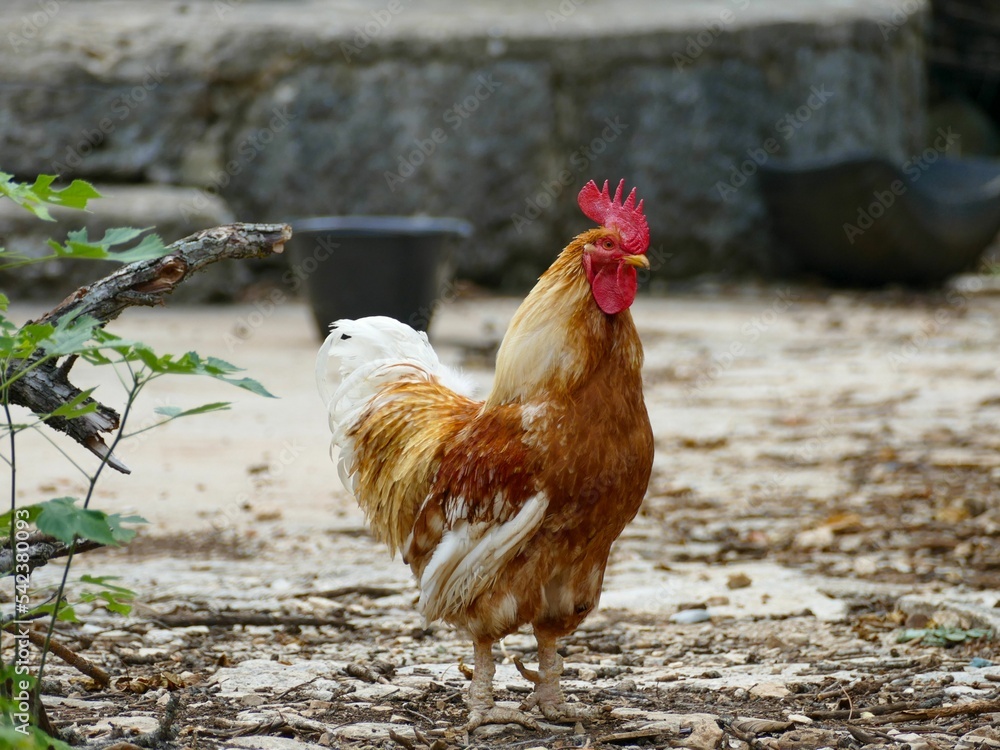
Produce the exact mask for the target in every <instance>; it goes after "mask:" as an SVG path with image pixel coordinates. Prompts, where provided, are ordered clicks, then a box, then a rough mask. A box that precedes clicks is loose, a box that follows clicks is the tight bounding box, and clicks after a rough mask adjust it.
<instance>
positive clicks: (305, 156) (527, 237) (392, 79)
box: [0, 0, 1000, 302]
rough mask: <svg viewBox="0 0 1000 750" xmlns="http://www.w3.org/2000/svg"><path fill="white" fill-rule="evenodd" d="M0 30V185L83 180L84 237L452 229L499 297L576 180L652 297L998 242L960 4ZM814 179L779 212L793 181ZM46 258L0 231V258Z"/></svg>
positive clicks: (26, 279) (40, 14)
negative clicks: (605, 188) (323, 227)
mask: <svg viewBox="0 0 1000 750" xmlns="http://www.w3.org/2000/svg"><path fill="white" fill-rule="evenodd" d="M2 14H3V16H4V22H5V28H7V29H8V31H7V32H6V40H5V42H4V43H3V44H0V123H2V126H0V168H2V169H3V170H4V171H7V172H10V173H13V174H15V175H16V176H18V177H21V178H33V177H34V176H35V175H36V174H39V173H57V174H59V175H61V177H62V178H63V179H66V180H69V179H72V178H84V179H87V180H90V181H93V182H95V183H97V184H98V185H99V186H100V188H101V189H102V190H103V191H104V192H105V193H106V194H107V195H108V196H111V198H112V199H111V200H107V201H103V202H98V203H97V204H96V207H95V214H94V215H93V216H92V217H91V218H90V223H91V226H92V227H93V228H94V229H100V228H102V227H105V226H118V225H123V224H128V225H135V226H156V227H157V228H158V231H159V232H160V233H161V234H162V235H163V236H164V239H165V240H167V241H168V242H169V241H173V240H175V239H178V238H180V237H182V236H184V235H185V234H187V233H190V232H191V231H194V230H196V229H200V228H205V227H208V226H212V225H215V224H219V223H224V222H228V221H231V220H239V221H292V223H293V224H294V223H295V220H297V219H303V218H306V217H317V216H319V217H322V216H330V215H334V216H350V215H396V216H414V215H424V216H434V217H453V218H458V219H463V220H465V221H467V222H469V223H470V224H471V226H472V229H473V232H474V233H473V235H472V239H471V240H467V241H465V242H463V243H462V244H461V248H462V249H461V252H459V253H457V254H456V255H455V256H454V258H455V263H456V268H455V270H456V271H457V278H458V279H459V280H460V288H459V292H461V291H462V290H463V289H465V288H466V286H461V285H475V286H478V287H484V288H487V289H495V290H502V291H504V292H508V293H515V294H522V293H523V292H525V291H526V290H527V289H528V288H530V286H531V284H532V283H533V282H534V279H535V278H536V277H537V275H538V274H539V272H540V271H542V270H544V268H546V267H547V265H548V264H549V263H550V262H551V259H552V258H553V257H554V255H555V254H556V253H557V252H558V250H559V249H561V247H562V246H563V245H564V244H565V241H566V239H567V238H568V237H570V236H572V234H574V233H575V232H576V231H579V230H581V229H582V228H584V226H585V225H586V221H585V219H583V217H582V216H580V214H579V211H578V209H577V207H576V201H575V199H574V197H575V194H576V192H577V191H578V190H579V188H580V187H581V186H582V185H583V184H584V183H585V182H586V181H587V180H589V179H592V178H594V179H598V180H603V179H612V180H615V181H616V180H617V179H619V178H621V177H627V179H628V180H629V183H630V184H635V185H637V186H638V188H639V193H640V195H641V196H643V197H644V198H645V199H646V201H647V206H648V212H649V218H650V224H651V227H652V237H653V245H654V250H653V253H651V257H653V258H654V261H655V262H654V274H653V275H652V281H651V284H650V286H651V287H652V289H653V291H656V290H657V289H659V290H661V291H662V289H664V288H666V287H667V286H668V285H669V284H670V283H672V282H676V281H678V280H687V279H692V278H696V277H702V276H704V275H709V276H711V277H714V278H719V279H734V278H735V279H740V278H748V277H749V278H755V277H764V278H775V277H803V276H809V275H815V276H818V277H819V278H821V279H824V280H832V281H834V282H837V283H845V282H846V283H849V284H850V283H859V284H864V285H873V284H874V285H878V284H883V283H893V282H896V281H902V282H915V283H918V284H937V283H940V282H941V280H942V278H943V277H945V276H947V275H948V274H950V273H953V272H955V271H956V270H958V269H960V268H963V267H968V266H969V265H970V264H971V263H973V262H974V260H975V258H976V257H978V256H979V253H980V252H981V251H982V250H983V248H984V247H985V246H986V245H988V244H989V240H990V239H992V236H993V234H995V232H996V229H997V228H998V226H1000V205H998V203H997V193H998V188H997V187H996V186H995V185H994V184H993V179H994V178H995V177H996V175H997V174H1000V171H994V169H993V166H992V162H989V161H987V162H986V163H983V162H982V161H981V159H982V157H991V156H994V155H995V154H996V153H997V150H998V148H1000V138H998V127H1000V125H998V123H1000V96H998V93H997V81H998V77H1000V7H998V6H997V5H996V4H995V3H990V2H987V0H934V1H933V2H927V1H925V0H902V1H900V0H798V1H794V2H788V1H787V0H753V2H751V0H707V1H698V2H695V1H693V0H687V1H682V0H673V1H671V2H646V1H644V0H628V1H627V2H616V3H611V2H606V1H604V0H588V1H587V2H583V0H563V1H562V2H549V3H543V4H537V3H533V2H503V3H500V2H480V3H475V4H467V3H460V2H457V0H440V1H439V2H435V3H419V4H417V3H411V2H406V0H386V1H384V2H383V1H382V0H371V1H370V2H361V1H360V0H355V1H351V0H346V1H341V2H333V1H328V0H301V1H295V2H278V1H277V0H273V1H263V0H247V1H242V0H213V1H209V0H185V1H183V2H180V1H178V2H134V1H133V2H102V1H100V0H71V1H68V2H61V3H60V2H51V3H49V4H46V3H43V2H36V1H35V0H14V1H13V2H6V3H5V6H4V10H3V11H2ZM949 159H957V160H958V164H957V166H955V165H954V164H952V170H951V171H948V170H944V172H947V174H943V176H942V175H940V174H938V173H939V172H941V171H942V170H940V169H939V167H940V166H941V164H942V162H944V161H946V160H949ZM969 159H971V162H972V163H974V166H973V167H969V169H966V166H967V164H966V161H968V160H969ZM845 163H847V167H846V172H845V171H844V169H843V165H844V164H845ZM837 167H841V168H842V169H841V171H840V172H837V173H836V174H835V175H834V177H828V176H827V175H826V173H824V172H822V171H821V172H820V173H819V177H818V180H819V183H818V184H819V185H821V186H822V185H828V184H831V183H832V184H833V186H834V187H833V188H832V192H829V193H825V192H823V191H822V190H818V189H817V190H813V189H811V188H809V189H808V194H807V196H806V197H807V198H808V201H807V202H808V203H809V204H810V205H811V207H812V209H810V208H809V206H806V207H803V206H802V205H801V199H802V198H803V193H802V190H803V188H801V186H800V185H801V183H799V182H795V180H796V179H802V175H801V174H798V172H796V170H798V171H801V170H803V169H821V170H822V169H830V168H834V169H836V168H837ZM873 170H874V171H873ZM880 170H881V171H880ZM892 170H895V172H893V171H892ZM955 170H957V173H956V171H955ZM977 170H978V171H977ZM768 176H770V178H769V179H768ZM808 177H809V175H806V179H808ZM897 178H898V179H900V180H902V182H901V183H900V187H898V188H897V189H894V188H893V183H894V181H895V180H896V179H897ZM789 179H791V186H789V183H788V180H789ZM808 184H810V185H811V184H812V183H808ZM911 188H912V190H911ZM956 195H958V198H956V197H955V196H956ZM880 196H881V197H880ZM790 197H791V198H793V199H794V198H795V197H798V198H799V199H800V201H799V202H798V203H797V202H796V201H795V200H791V201H789V198H790ZM889 200H891V201H892V203H891V204H890V205H887V203H888V201H889ZM942 200H943V201H944V202H945V203H947V204H949V205H946V206H945V207H944V208H943V209H941V206H940V205H938V204H939V203H940V202H941V201H942ZM956 203H958V204H962V205H956ZM965 203H973V204H975V205H974V206H973V207H972V208H971V209H970V208H969V207H968V206H966V205H964V204H965ZM914 204H915V205H914ZM817 207H819V208H820V209H823V211H821V213H823V215H820V216H813V215H808V216H802V215H801V214H808V213H810V210H814V209H816V208H817ZM824 212H825V213H824ZM22 214H24V215H22ZM883 214H885V217H884V218H883ZM928 217H930V218H928ZM956 217H958V218H956ZM71 220H72V221H71V223H70V224H69V225H67V228H68V227H72V226H76V225H77V224H78V223H79V221H80V218H79V217H77V216H73V217H71ZM924 221H926V222H928V225H927V226H923V225H922V224H921V223H922V222H924ZM956 221H958V222H961V221H966V222H971V224H970V226H969V227H965V228H964V229H961V230H955V229H954V227H953V225H954V224H955V223H956ZM914 224H917V225H920V226H918V227H917V229H916V230H915V231H916V235H915V237H916V239H914V236H913V235H911V236H909V237H907V236H902V237H901V233H902V235H905V233H906V232H907V231H913V227H912V225H914ZM848 225H850V226H848ZM869 225H871V226H869ZM963 226H964V225H963ZM852 227H853V230H852ZM949 227H951V229H949ZM869 230H870V231H869ZM49 234H52V229H51V227H49V226H41V225H39V224H38V222H36V221H34V220H33V219H32V217H30V216H28V215H27V214H26V213H24V212H23V211H21V212H19V211H17V210H16V207H14V206H13V205H4V206H0V242H2V243H3V244H4V245H6V246H7V247H8V248H10V249H16V250H25V251H28V252H31V251H34V252H37V249H38V247H39V245H40V244H42V240H43V239H44V238H45V236H48V235H49ZM56 234H57V235H58V231H57V232H56ZM928 235H929V236H930V238H931V240H932V241H931V242H930V246H929V247H926V248H924V247H922V248H921V249H919V251H918V252H917V251H915V252H916V255H917V256H918V257H916V259H915V260H912V262H913V263H917V264H918V265H920V266H921V268H923V267H924V266H929V267H928V268H926V269H925V270H924V271H921V272H918V273H915V274H910V275H908V274H907V271H906V270H905V266H907V265H908V264H909V263H910V262H911V259H910V258H909V257H908V256H906V255H905V253H904V254H903V255H900V254H899V247H897V246H899V245H903V246H904V247H905V246H906V245H907V243H909V244H913V243H914V242H917V241H919V240H920V238H926V237H927V236H928ZM939 235H940V236H939ZM958 235H961V236H958ZM983 237H986V239H985V240H984V239H983ZM803 238H805V241H804V240H803ZM812 238H816V245H817V247H815V248H814V247H813V244H814V243H813V242H811V241H810V240H811V239H812ZM873 247H874V248H875V249H874V250H873V249H872V248H873ZM878 248H887V249H885V251H884V257H880V258H879V259H877V260H876V261H875V265H876V268H874V269H872V268H869V267H867V266H865V262H866V261H865V259H866V258H869V259H870V258H871V256H872V254H873V253H876V254H878V253H879V252H881V251H880V250H879V249H878ZM304 252H306V254H307V255H308V254H310V253H312V252H313V246H312V245H310V246H309V247H307V248H305V250H304ZM841 253H842V254H843V256H844V257H843V259H842V260H835V261H834V265H835V267H832V268H831V262H830V260H829V258H830V255H831V254H833V256H834V258H840V256H841ZM936 253H939V254H941V255H943V256H944V257H945V258H946V259H947V260H946V262H943V263H939V262H938V260H940V259H937V258H935V254H936ZM654 254H655V255H654ZM813 255H818V257H813ZM855 255H860V256H861V257H860V259H859V258H857V257H853V256H855ZM294 262H295V261H294V258H293V260H291V261H289V260H288V259H287V258H286V259H284V260H283V261H280V262H272V263H261V264H258V265H256V266H254V265H249V264H248V265H243V266H240V267H238V268H237V267H227V268H225V269H223V268H217V269H215V270H214V271H213V272H212V273H210V274H207V275H205V276H204V277H203V278H201V279H199V280H196V281H195V282H193V283H191V284H189V285H186V288H185V289H184V290H182V292H181V296H183V297H185V298H187V299H190V300H197V301H209V302H219V301H247V300H252V299H254V298H255V296H256V297H259V296H261V295H266V294H267V293H268V290H269V289H271V288H273V287H274V286H275V285H278V286H281V287H282V288H283V291H285V292H288V293H289V294H297V293H298V292H299V291H300V289H299V287H300V286H301V284H300V283H297V282H300V281H301V276H302V274H301V273H296V272H295V269H294V268H291V267H290V266H289V265H282V263H284V264H289V263H294ZM299 262H300V263H301V258H300V261H299ZM857 263H860V264H861V268H860V270H858V269H856V268H855V267H854V266H855V264H857ZM289 270H291V271H292V274H291V275H289V274H288V272H289ZM92 272H93V269H92V267H88V268H86V269H84V270H83V271H82V272H81V273H82V276H76V275H75V271H74V270H73V269H67V268H65V267H62V266H57V265H51V266H48V267H42V268H38V269H33V270H32V271H30V272H29V273H27V274H22V275H21V276H20V279H19V280H18V281H17V282H16V283H18V284H20V285H21V286H23V287H25V288H21V289H17V290H16V295H17V296H18V297H19V298H22V299H23V298H24V297H25V296H29V297H34V298H36V299H38V298H50V297H60V296H61V295H64V294H66V293H68V292H69V291H71V290H72V289H74V288H75V287H76V286H77V285H78V284H79V283H83V282H85V281H87V280H89V278H90V275H91V274H92ZM12 296H14V295H12Z"/></svg>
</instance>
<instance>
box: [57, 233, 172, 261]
mask: <svg viewBox="0 0 1000 750" xmlns="http://www.w3.org/2000/svg"><path fill="white" fill-rule="evenodd" d="M149 229H150V227H146V228H145V229H136V228H134V227H116V228H114V229H108V230H107V231H106V232H105V233H104V236H103V237H102V238H101V239H99V240H91V239H90V237H89V235H88V234H87V230H86V229H77V230H74V231H72V232H68V233H67V235H66V243H65V244H62V245H60V244H59V243H58V242H56V241H55V240H49V242H48V245H49V247H50V248H52V251H53V252H54V253H55V254H56V256H57V257H59V258H85V259H92V260H114V261H118V262H120V263H133V262H135V261H137V260H150V259H152V258H160V257H162V256H164V255H166V254H167V253H168V252H169V249H168V248H167V246H166V245H164V244H163V240H162V239H160V236H159V235H156V234H150V235H147V236H146V237H143V238H142V240H141V241H140V242H139V243H138V244H136V245H135V246H134V247H131V248H127V249H113V248H120V246H122V245H126V244H128V243H130V242H132V241H134V240H136V239H137V238H138V237H139V236H140V235H141V234H143V233H144V232H148V231H149Z"/></svg>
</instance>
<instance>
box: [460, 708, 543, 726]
mask: <svg viewBox="0 0 1000 750" xmlns="http://www.w3.org/2000/svg"><path fill="white" fill-rule="evenodd" d="M484 724H520V725H521V726H522V727H527V728H528V729H536V730H537V729H538V728H539V726H538V722H537V721H535V720H534V719H532V718H531V717H530V716H528V715H527V714H525V713H523V712H522V711H518V710H517V709H516V708H504V707H502V706H493V707H491V708H486V709H476V708H474V709H473V710H472V712H471V713H470V714H469V722H468V723H467V724H466V725H465V726H464V727H462V729H463V730H465V731H466V732H471V731H473V730H474V729H478V728H479V727H481V726H483V725H484Z"/></svg>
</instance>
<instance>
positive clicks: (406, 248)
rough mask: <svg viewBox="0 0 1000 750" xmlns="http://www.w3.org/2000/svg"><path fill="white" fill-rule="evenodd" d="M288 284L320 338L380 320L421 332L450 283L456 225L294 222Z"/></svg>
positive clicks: (329, 219) (378, 219)
mask: <svg viewBox="0 0 1000 750" xmlns="http://www.w3.org/2000/svg"><path fill="white" fill-rule="evenodd" d="M292 231H293V235H292V241H291V242H290V243H289V244H290V252H291V259H292V263H293V268H292V274H293V278H295V279H297V280H299V281H300V282H301V283H303V284H304V287H305V290H306V296H307V298H308V300H309V304H310V306H311V307H312V311H313V317H314V318H315V320H316V326H317V329H318V331H319V333H320V336H321V337H322V338H325V337H326V334H327V333H328V331H329V326H330V323H332V322H333V321H335V320H339V319H340V318H361V317H365V316H367V315H386V316H389V317H392V318H396V319H397V320H400V321H402V322H403V323H406V324H408V325H411V326H413V327H414V328H416V329H418V330H421V331H424V330H427V327H428V325H430V321H431V317H432V316H433V313H434V309H435V307H436V306H437V302H438V300H439V299H440V298H441V297H442V296H443V295H444V294H445V293H446V291H447V284H448V282H449V280H450V278H451V269H450V262H449V255H450V253H449V242H450V241H451V240H453V239H454V238H464V237H468V236H470V235H471V234H472V225H471V224H469V223H468V222H466V221H462V220H461V219H448V218H433V217H419V216H418V217H408V216H326V217H315V218H308V219H299V220H298V221H293V222H292Z"/></svg>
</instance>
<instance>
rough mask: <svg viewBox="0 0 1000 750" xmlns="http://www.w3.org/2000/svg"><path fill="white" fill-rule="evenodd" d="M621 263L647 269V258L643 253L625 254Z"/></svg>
mask: <svg viewBox="0 0 1000 750" xmlns="http://www.w3.org/2000/svg"><path fill="white" fill-rule="evenodd" d="M622 263H624V264H625V265H627V266H634V267H636V268H645V269H646V270H647V271H648V270H649V258H647V257H646V256H645V255H626V256H625V257H624V258H622Z"/></svg>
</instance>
